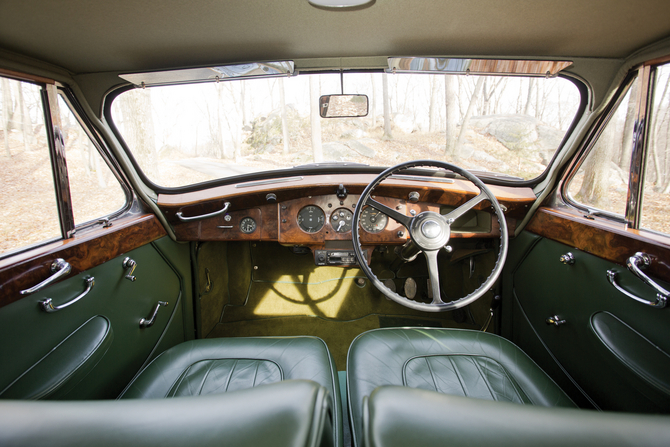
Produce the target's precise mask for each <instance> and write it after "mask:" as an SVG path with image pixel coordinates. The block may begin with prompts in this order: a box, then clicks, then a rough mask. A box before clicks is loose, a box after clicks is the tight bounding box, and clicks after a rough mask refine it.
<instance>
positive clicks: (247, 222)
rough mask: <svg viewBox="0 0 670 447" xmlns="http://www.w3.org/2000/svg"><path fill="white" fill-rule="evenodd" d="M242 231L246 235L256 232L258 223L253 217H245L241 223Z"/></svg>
mask: <svg viewBox="0 0 670 447" xmlns="http://www.w3.org/2000/svg"><path fill="white" fill-rule="evenodd" d="M240 230H241V231H242V233H245V234H249V233H253V232H254V231H256V221H255V220H254V219H252V218H251V217H245V218H244V219H242V220H241V221H240Z"/></svg>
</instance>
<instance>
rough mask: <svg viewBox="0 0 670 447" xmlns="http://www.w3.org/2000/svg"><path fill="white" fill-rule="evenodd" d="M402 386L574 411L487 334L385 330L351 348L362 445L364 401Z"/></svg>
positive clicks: (355, 421)
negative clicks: (390, 387) (378, 391)
mask: <svg viewBox="0 0 670 447" xmlns="http://www.w3.org/2000/svg"><path fill="white" fill-rule="evenodd" d="M383 385H398V386H406V387H412V388H421V389H424V390H430V391H437V392H440V393H444V394H451V395H458V396H465V397H473V398H478V399H486V400H494V401H505V402H515V403H520V404H533V405H541V406H546V407H549V406H563V407H574V406H575V405H574V403H573V402H572V401H571V400H570V398H569V397H568V396H567V395H566V394H565V393H564V392H563V391H562V390H561V389H560V388H559V387H558V385H556V383H554V381H553V380H551V378H549V377H548V376H547V375H546V374H545V373H544V371H542V370H541V369H540V367H538V366H537V365H536V364H535V362H533V361H532V360H531V359H530V357H528V356H527V355H526V354H525V353H524V352H523V351H521V350H520V349H519V348H518V347H517V346H516V345H514V344H513V343H511V342H510V341H508V340H506V339H504V338H502V337H499V336H497V335H493V334H488V333H485V332H478V331H468V330H459V329H437V328H402V329H400V328H387V329H377V330H373V331H369V332H366V333H364V334H361V335H360V336H359V337H358V338H356V340H354V342H353V343H352V344H351V347H350V348H349V355H348V360H347V393H348V400H349V412H350V417H351V420H352V427H353V435H354V441H355V442H356V444H357V445H360V440H361V433H362V431H361V430H362V404H363V398H364V397H366V396H369V395H370V394H371V393H372V391H373V390H374V389H375V388H377V387H379V386H383Z"/></svg>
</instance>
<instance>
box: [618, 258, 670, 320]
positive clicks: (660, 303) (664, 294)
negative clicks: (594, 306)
mask: <svg viewBox="0 0 670 447" xmlns="http://www.w3.org/2000/svg"><path fill="white" fill-rule="evenodd" d="M649 265H651V257H650V256H649V255H648V254H646V253H641V252H638V253H635V254H634V255H633V256H631V257H630V258H628V259H627V260H626V266H627V267H628V270H630V271H631V272H633V274H634V275H635V276H637V277H638V278H640V279H641V280H642V282H644V283H645V284H646V285H648V286H650V287H652V288H653V289H654V290H655V291H656V301H649V300H646V299H644V298H640V297H639V296H637V295H633V294H632V293H630V292H628V291H627V290H625V289H623V288H622V287H621V286H620V285H619V284H617V282H616V279H617V275H618V274H617V272H615V271H614V270H611V269H610V270H607V279H608V280H609V282H610V284H612V285H613V286H614V287H615V288H616V289H617V290H618V291H619V292H621V293H623V294H624V295H626V296H627V297H629V298H632V299H634V300H635V301H637V302H640V303H642V304H646V305H647V306H651V307H656V308H658V309H662V308H663V307H665V306H666V304H667V301H668V298H670V292H668V291H667V290H665V289H664V288H663V287H661V286H660V285H658V284H657V283H656V282H655V281H654V280H652V279H651V278H650V277H648V276H647V275H645V274H644V273H643V272H642V269H644V268H646V267H648V266H649Z"/></svg>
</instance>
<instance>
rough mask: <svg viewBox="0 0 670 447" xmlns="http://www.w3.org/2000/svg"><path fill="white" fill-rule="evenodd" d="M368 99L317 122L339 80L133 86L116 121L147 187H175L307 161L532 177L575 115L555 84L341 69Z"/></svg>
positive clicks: (117, 104) (570, 93) (568, 93)
mask: <svg viewBox="0 0 670 447" xmlns="http://www.w3.org/2000/svg"><path fill="white" fill-rule="evenodd" d="M343 80H344V93H346V94H364V95H367V96H368V104H369V113H368V115H367V116H365V117H360V118H321V117H320V116H319V97H320V95H326V94H339V93H342V91H341V88H342V87H341V79H340V74H339V73H337V74H318V75H299V76H292V77H280V78H261V79H246V80H232V81H225V82H224V81H222V82H216V83H205V84H192V85H173V86H159V87H147V88H144V89H132V90H128V91H126V92H123V93H122V94H120V95H119V96H117V97H116V99H115V100H114V102H113V104H112V119H113V121H114V123H115V124H116V126H117V128H118V130H119V132H120V134H121V136H122V137H123V139H124V140H125V142H126V144H127V146H128V148H129V149H130V151H131V152H132V154H133V156H134V158H135V160H136V161H137V163H138V165H139V167H140V168H141V169H142V171H143V172H144V173H145V175H146V176H147V177H148V179H149V180H151V181H152V182H153V183H155V184H156V185H159V186H162V187H168V188H169V187H180V186H187V185H191V184H194V183H200V182H205V181H209V180H214V179H221V178H226V177H230V176H237V175H241V174H249V173H254V172H258V171H266V170H274V169H285V168H291V167H294V166H300V165H305V164H310V163H325V162H346V163H363V164H366V165H370V166H380V167H387V166H392V165H394V164H397V163H401V162H404V161H409V160H415V159H434V160H442V161H447V162H451V163H454V164H458V165H460V166H461V167H464V168H466V169H470V170H475V171H489V172H493V173H500V174H505V175H509V176H513V177H516V178H517V179H518V180H530V179H533V178H535V177H537V176H539V175H540V174H541V173H542V172H543V171H544V170H545V169H546V167H547V164H548V163H549V161H550V160H551V159H552V157H553V155H554V153H555V152H556V150H557V149H558V146H559V144H560V143H561V140H562V139H563V136H564V134H565V132H566V130H567V129H568V128H569V126H570V125H571V123H572V121H573V119H574V116H575V114H576V113H577V110H578V108H579V103H580V95H579V90H578V88H577V87H576V86H575V85H574V84H573V83H572V82H570V81H569V80H567V79H563V78H558V77H555V78H530V77H527V78H522V77H502V76H463V75H443V74H439V75H432V74H400V73H398V74H386V73H372V74H370V73H365V74H363V73H345V74H344V77H343Z"/></svg>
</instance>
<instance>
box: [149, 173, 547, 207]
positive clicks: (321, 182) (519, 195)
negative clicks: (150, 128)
mask: <svg viewBox="0 0 670 447" xmlns="http://www.w3.org/2000/svg"><path fill="white" fill-rule="evenodd" d="M375 177H376V176H375V175H373V174H347V175H316V176H309V177H305V178H304V179H303V180H301V181H296V182H290V183H276V184H270V185H267V184H266V185H257V186H251V187H248V188H237V187H236V185H223V186H216V187H214V188H209V189H205V190H201V191H194V192H188V193H183V194H159V195H158V206H159V207H182V206H189V205H195V204H198V203H201V202H207V201H214V200H223V199H227V200H229V199H232V198H235V197H240V196H244V195H248V194H260V193H277V192H278V191H286V190H295V189H312V188H315V187H320V186H326V187H330V188H332V189H333V192H335V188H336V186H337V185H339V184H340V183H342V184H344V185H345V186H347V188H352V187H353V188H356V191H353V192H355V193H361V192H362V191H363V189H364V188H365V187H366V186H367V185H368V184H369V183H370V182H371V181H372V180H373V179H374V178H375ZM383 186H389V187H392V186H398V187H405V188H407V187H412V188H415V189H418V190H423V189H436V188H439V189H443V190H445V191H449V192H452V193H457V194H467V193H477V192H478V189H477V188H476V187H475V186H474V185H472V183H470V182H468V181H465V180H460V179H456V180H455V181H454V183H430V182H423V181H412V180H395V179H390V180H387V181H385V182H384V184H383ZM488 187H489V189H490V190H491V192H493V193H494V194H495V195H496V197H498V200H504V201H508V202H517V201H518V202H533V201H534V200H535V198H536V197H535V195H534V194H533V190H532V189H531V188H526V187H523V188H517V187H509V186H496V185H489V186H488ZM359 189H360V191H359ZM279 200H281V198H279Z"/></svg>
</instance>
